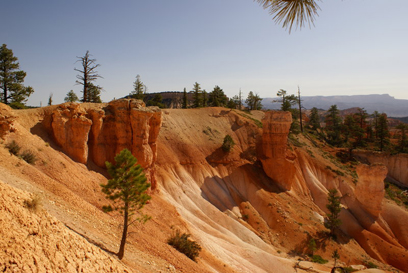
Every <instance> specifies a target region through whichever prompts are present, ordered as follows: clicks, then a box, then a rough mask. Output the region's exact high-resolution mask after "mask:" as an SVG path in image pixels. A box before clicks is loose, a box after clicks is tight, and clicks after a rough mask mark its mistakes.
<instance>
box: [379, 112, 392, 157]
mask: <svg viewBox="0 0 408 273" xmlns="http://www.w3.org/2000/svg"><path fill="white" fill-rule="evenodd" d="M389 137H390V131H389V130H388V119H387V114H385V113H382V114H381V115H380V116H379V118H378V138H379V140H380V143H379V144H380V151H381V152H382V151H383V149H384V146H385V145H386V144H388V142H389Z"/></svg>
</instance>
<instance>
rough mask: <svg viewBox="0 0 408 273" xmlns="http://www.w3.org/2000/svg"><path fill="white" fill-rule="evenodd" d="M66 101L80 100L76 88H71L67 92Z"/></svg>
mask: <svg viewBox="0 0 408 273" xmlns="http://www.w3.org/2000/svg"><path fill="white" fill-rule="evenodd" d="M64 101H65V102H76V101H79V98H78V96H77V95H76V94H75V92H74V90H71V91H69V92H68V93H67V96H66V97H65V98H64Z"/></svg>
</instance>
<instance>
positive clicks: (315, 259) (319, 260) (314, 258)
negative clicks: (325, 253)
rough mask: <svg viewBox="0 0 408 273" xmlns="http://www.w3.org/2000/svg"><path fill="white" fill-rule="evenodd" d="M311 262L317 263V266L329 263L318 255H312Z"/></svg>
mask: <svg viewBox="0 0 408 273" xmlns="http://www.w3.org/2000/svg"><path fill="white" fill-rule="evenodd" d="M312 262H314V263H318V264H326V263H328V262H329V261H328V260H325V259H323V258H322V256H320V255H313V256H312Z"/></svg>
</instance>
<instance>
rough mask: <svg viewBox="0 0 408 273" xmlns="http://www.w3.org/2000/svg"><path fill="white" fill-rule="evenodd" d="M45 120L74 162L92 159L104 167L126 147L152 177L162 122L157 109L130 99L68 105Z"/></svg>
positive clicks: (84, 161)
mask: <svg viewBox="0 0 408 273" xmlns="http://www.w3.org/2000/svg"><path fill="white" fill-rule="evenodd" d="M45 120H47V121H48V122H47V123H49V126H46V128H48V130H49V131H51V132H50V134H51V135H52V136H53V138H54V140H55V142H56V143H57V144H58V145H59V146H60V147H61V148H62V149H63V151H64V152H65V153H66V154H67V155H69V156H70V157H71V158H72V159H74V160H75V161H78V162H80V163H87V162H88V160H89V159H92V160H93V162H94V163H95V164H96V165H98V166H100V167H105V162H106V161H109V162H113V161H114V158H115V156H116V155H117V154H118V153H119V152H120V151H121V150H123V149H125V148H127V149H129V150H130V151H131V152H132V154H133V155H134V156H135V157H136V158H137V159H138V164H140V165H141V166H142V167H143V168H145V169H148V170H147V174H148V175H149V174H151V175H152V172H151V170H150V169H152V168H153V167H154V163H155V161H156V154H157V151H156V140H157V137H158V135H159V131H160V127H161V123H162V115H161V110H160V109H159V108H158V107H145V104H144V103H143V102H142V101H139V100H130V99H121V100H115V101H112V102H110V103H109V104H95V105H91V106H89V105H84V106H82V105H81V104H78V103H65V104H61V105H60V106H59V107H57V108H56V109H55V110H54V111H53V112H52V114H51V118H49V117H48V118H46V119H45ZM152 177H153V176H152Z"/></svg>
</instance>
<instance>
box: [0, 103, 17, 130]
mask: <svg viewBox="0 0 408 273" xmlns="http://www.w3.org/2000/svg"><path fill="white" fill-rule="evenodd" d="M15 118H16V117H15V116H14V115H13V114H12V110H11V108H10V107H9V106H7V105H5V104H2V103H0V138H1V137H3V136H4V135H6V134H7V133H9V132H12V131H14V127H13V121H14V120H15Z"/></svg>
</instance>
